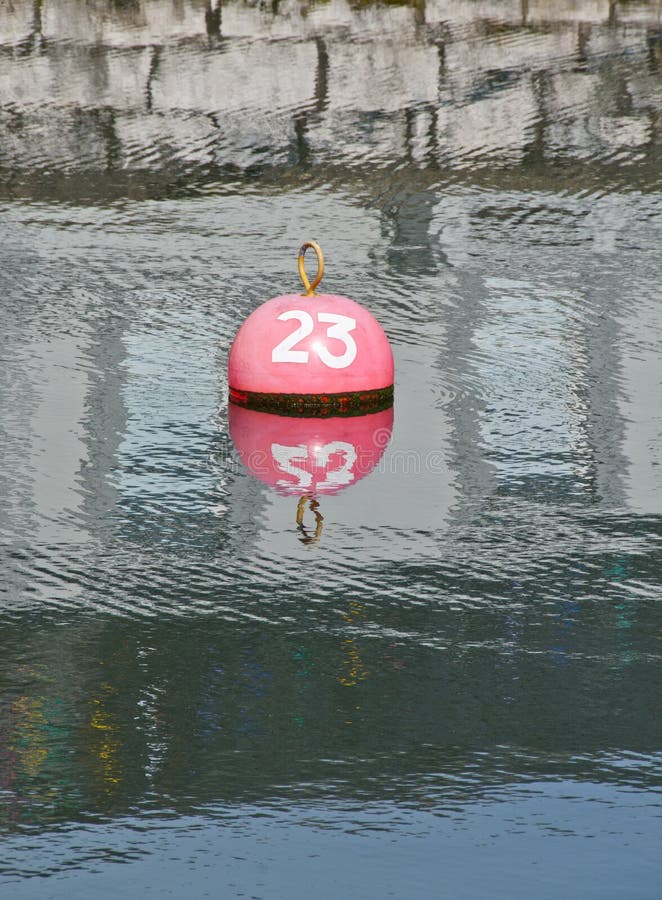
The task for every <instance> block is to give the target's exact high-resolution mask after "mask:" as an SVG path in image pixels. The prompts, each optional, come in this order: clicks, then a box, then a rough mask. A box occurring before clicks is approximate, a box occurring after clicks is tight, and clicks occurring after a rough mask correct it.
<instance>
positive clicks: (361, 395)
mask: <svg viewBox="0 0 662 900" xmlns="http://www.w3.org/2000/svg"><path fill="white" fill-rule="evenodd" d="M230 402H231V403H234V404H236V405H237V406H243V407H245V408H246V409H254V410H256V411H257V412H270V413H276V414H277V415H282V416H310V417H326V416H362V415H364V414H365V413H372V412H381V411H382V410H384V409H389V407H391V406H393V385H392V384H391V385H389V386H388V387H384V388H378V389H376V390H371V391H350V392H343V393H340V394H266V393H258V392H257V391H240V390H237V389H235V388H233V387H231V388H230Z"/></svg>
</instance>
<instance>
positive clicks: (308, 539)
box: [297, 496, 324, 544]
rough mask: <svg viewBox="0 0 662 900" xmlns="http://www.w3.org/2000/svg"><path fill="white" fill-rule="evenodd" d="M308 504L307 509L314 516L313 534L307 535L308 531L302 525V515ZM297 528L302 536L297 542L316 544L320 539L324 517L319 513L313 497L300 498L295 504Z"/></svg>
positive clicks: (317, 504)
mask: <svg viewBox="0 0 662 900" xmlns="http://www.w3.org/2000/svg"><path fill="white" fill-rule="evenodd" d="M306 503H308V509H309V510H310V511H311V512H312V514H313V515H314V516H315V533H314V534H309V533H308V529H307V528H306V526H305V525H304V524H303V514H304V512H305V506H306ZM297 526H298V528H299V531H300V532H301V534H302V535H303V537H302V538H300V539H299V540H300V541H301V542H302V543H304V544H316V543H317V542H318V541H319V539H320V538H321V537H322V528H323V527H324V516H323V515H322V513H321V512H319V503H318V502H317V500H315V498H314V497H306V496H304V497H301V499H300V500H299V502H298V503H297Z"/></svg>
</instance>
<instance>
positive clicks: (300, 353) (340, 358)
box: [271, 309, 356, 369]
mask: <svg viewBox="0 0 662 900" xmlns="http://www.w3.org/2000/svg"><path fill="white" fill-rule="evenodd" d="M278 319H279V320H280V321H281V322H286V321H287V320H288V319H298V320H299V327H298V328H295V330H294V331H293V332H292V333H291V334H288V336H287V337H286V338H284V339H283V340H282V341H281V342H280V344H278V346H276V347H274V349H273V350H272V351H271V361H272V362H275V363H281V362H291V363H307V362H308V358H309V355H310V354H309V352H308V350H295V349H294V347H296V345H297V344H298V343H299V341H302V340H303V339H304V338H306V337H308V335H309V334H312V332H313V330H314V328H315V322H314V321H313V317H312V316H311V315H310V313H308V312H306V311H305V310H303V309H289V310H288V311H287V312H284V313H281V314H280V315H279V316H278ZM317 321H318V322H320V323H322V324H324V325H328V326H329V327H328V328H327V330H326V334H327V337H330V338H336V339H337V340H339V341H342V342H343V344H344V345H345V350H344V352H343V353H341V354H340V355H336V354H335V353H331V352H330V350H329V349H328V348H327V347H325V346H324V345H323V344H319V345H316V346H315V345H314V347H313V349H314V350H315V352H316V353H317V355H318V356H319V358H320V359H321V361H322V362H323V363H324V365H325V366H329V368H330V369H345V368H347V366H351V364H352V363H353V362H354V360H355V359H356V342H355V340H354V338H353V337H352V336H351V334H350V331H354V329H355V328H356V319H351V318H350V317H349V316H341V315H339V314H338V313H325V312H318V313H317Z"/></svg>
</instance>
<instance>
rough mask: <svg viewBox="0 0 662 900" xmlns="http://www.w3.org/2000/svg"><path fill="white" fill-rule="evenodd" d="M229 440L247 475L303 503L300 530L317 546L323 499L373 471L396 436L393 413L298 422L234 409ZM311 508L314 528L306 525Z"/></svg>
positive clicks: (298, 519) (298, 521)
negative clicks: (321, 501)
mask: <svg viewBox="0 0 662 900" xmlns="http://www.w3.org/2000/svg"><path fill="white" fill-rule="evenodd" d="M229 425H230V435H231V437H232V440H233V442H234V445H235V447H236V449H237V453H238V454H239V457H240V459H241V461H242V463H243V465H244V466H245V467H246V469H248V471H249V472H250V473H251V474H252V475H254V476H255V477H256V478H258V479H259V480H260V481H262V482H263V483H264V484H267V485H269V487H271V488H273V489H274V490H275V491H277V492H278V493H279V494H283V495H286V496H294V497H298V498H299V502H298V504H297V511H296V524H297V526H298V528H299V531H300V532H301V534H302V538H301V540H302V541H303V542H304V543H308V544H310V543H316V542H317V541H318V540H319V539H320V537H321V535H322V528H323V522H324V517H323V516H322V513H321V512H320V511H319V499H320V497H322V496H324V495H329V494H336V493H338V492H339V491H341V490H344V489H345V488H348V487H350V486H351V485H353V484H356V482H357V481H360V480H361V479H362V478H364V477H365V476H366V475H368V474H369V473H370V472H372V471H373V469H374V468H375V466H376V465H377V464H378V463H379V461H380V459H381V458H382V456H383V454H384V450H385V449H386V446H387V444H388V442H389V440H390V439H391V434H392V431H393V407H390V408H389V409H384V410H381V411H380V412H376V413H370V414H368V415H365V416H350V417H333V418H328V419H327V418H293V417H289V416H279V415H275V414H274V413H265V412H257V411H256V410H252V409H246V408H244V407H241V406H236V405H234V404H230V408H229ZM306 507H307V508H308V509H309V510H310V511H311V512H312V514H313V518H314V525H313V526H312V527H309V526H307V525H306V524H305V523H304V516H305V513H306Z"/></svg>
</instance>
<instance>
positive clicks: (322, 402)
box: [228, 241, 393, 416]
mask: <svg viewBox="0 0 662 900" xmlns="http://www.w3.org/2000/svg"><path fill="white" fill-rule="evenodd" d="M308 248H311V249H313V250H314V251H315V254H316V256H317V275H316V277H315V279H314V280H313V282H312V284H311V283H310V281H309V279H308V276H307V275H306V270H305V265H304V256H305V253H306V250H307V249H308ZM299 275H300V277H301V280H302V282H303V285H304V288H305V293H304V294H285V295H283V296H279V297H273V298H272V299H271V300H267V301H266V303H263V304H262V306H260V307H258V308H257V309H256V310H255V311H254V312H253V313H251V315H250V316H249V317H248V318H247V319H246V321H245V322H244V323H243V325H242V326H241V328H240V329H239V331H238V332H237V335H236V337H235V339H234V342H233V344H232V347H231V349H230V357H229V361H228V381H229V386H230V401H231V403H234V404H237V405H239V406H245V407H248V408H249V409H254V410H262V411H268V412H278V413H280V414H281V415H283V414H285V415H298V416H340V415H357V414H362V413H365V412H374V411H377V410H381V409H386V408H388V407H389V406H391V405H392V403H393V353H392V352H391V347H390V345H389V342H388V339H387V337H386V335H385V334H384V331H383V330H382V327H381V326H380V324H379V323H378V322H377V320H376V319H375V317H374V316H373V315H372V314H371V313H370V312H368V310H367V309H364V307H362V306H361V305H360V304H358V303H357V302H356V301H354V300H350V299H349V297H342V296H339V295H337V294H315V288H316V287H317V286H318V285H319V283H320V281H321V280H322V276H323V275H324V255H323V253H322V250H321V249H320V247H319V245H318V244H316V243H315V242H314V241H307V242H306V243H305V244H303V246H302V247H301V249H300V251H299Z"/></svg>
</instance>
